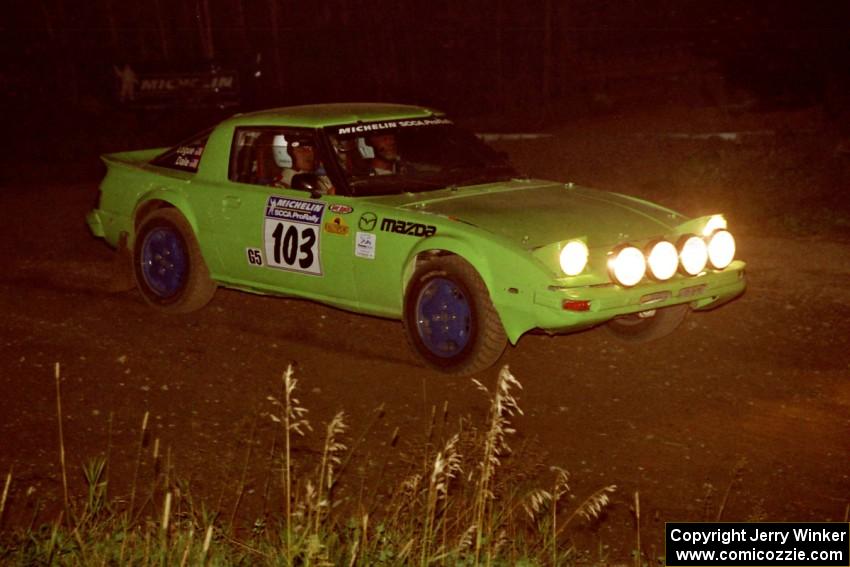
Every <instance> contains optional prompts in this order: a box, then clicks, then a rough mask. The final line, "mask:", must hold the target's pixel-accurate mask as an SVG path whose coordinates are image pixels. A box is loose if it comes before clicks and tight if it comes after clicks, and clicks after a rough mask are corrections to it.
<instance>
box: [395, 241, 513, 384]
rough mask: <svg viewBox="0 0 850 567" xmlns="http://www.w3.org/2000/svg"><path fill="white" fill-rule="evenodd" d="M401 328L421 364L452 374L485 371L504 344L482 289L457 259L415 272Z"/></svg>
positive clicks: (470, 269)
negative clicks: (404, 331)
mask: <svg viewBox="0 0 850 567" xmlns="http://www.w3.org/2000/svg"><path fill="white" fill-rule="evenodd" d="M404 327H405V330H406V331H407V338H408V341H409V342H410V344H411V346H412V347H413V349H414V350H415V351H416V353H417V354H418V355H419V357H420V358H421V359H422V360H423V361H424V362H425V363H426V364H428V365H429V366H431V367H432V368H434V369H436V370H439V371H440V372H443V373H445V374H452V375H456V376H466V375H469V374H474V373H476V372H480V371H482V370H485V369H487V368H489V367H490V366H492V365H493V364H495V363H496V361H497V360H498V359H499V357H500V356H501V355H502V352H503V351H504V350H505V346H506V345H507V336H506V335H505V329H504V328H503V327H502V321H501V319H500V318H499V314H498V313H497V312H496V309H495V307H493V302H492V301H491V300H490V293H489V292H488V290H487V286H486V285H485V284H484V281H483V280H482V279H481V276H479V275H478V272H476V271H475V268H473V267H472V266H471V265H470V264H469V263H468V262H466V261H465V260H464V259H463V258H461V257H459V256H443V257H439V258H435V259H433V260H429V261H428V262H427V263H424V264H422V265H421V266H420V267H419V268H417V270H416V271H415V272H414V274H413V277H412V278H411V280H410V284H409V285H408V286H407V292H406V294H405V309H404Z"/></svg>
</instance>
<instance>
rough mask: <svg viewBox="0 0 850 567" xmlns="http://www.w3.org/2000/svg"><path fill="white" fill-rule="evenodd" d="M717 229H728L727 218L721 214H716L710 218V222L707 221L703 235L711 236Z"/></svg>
mask: <svg viewBox="0 0 850 567" xmlns="http://www.w3.org/2000/svg"><path fill="white" fill-rule="evenodd" d="M716 230H726V219H724V218H723V217H722V216H720V215H714V216H713V217H711V218H710V219H708V222H707V223H705V227H704V228H703V229H702V235H703V236H711V235H712V233H714V231H716Z"/></svg>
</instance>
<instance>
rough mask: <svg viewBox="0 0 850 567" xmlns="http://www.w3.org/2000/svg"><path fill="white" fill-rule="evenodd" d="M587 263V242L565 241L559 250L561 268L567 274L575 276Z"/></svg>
mask: <svg viewBox="0 0 850 567" xmlns="http://www.w3.org/2000/svg"><path fill="white" fill-rule="evenodd" d="M586 265H587V244H585V243H584V242H582V241H580V240H572V241H570V242H567V245H566V246H564V249H563V250H561V269H562V270H564V273H565V274H567V275H568V276H577V275H578V274H580V273H581V271H582V270H584V267H585V266H586Z"/></svg>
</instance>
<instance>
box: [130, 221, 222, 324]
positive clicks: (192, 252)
mask: <svg viewBox="0 0 850 567" xmlns="http://www.w3.org/2000/svg"><path fill="white" fill-rule="evenodd" d="M133 257H134V262H133V263H134V265H135V270H134V272H135V276H136V285H137V286H138V288H139V291H141V292H142V296H144V298H145V300H146V301H147V302H148V303H149V304H151V305H153V306H154V307H156V308H158V309H161V310H163V311H169V312H187V311H193V310H195V309H199V308H200V307H203V306H204V305H206V304H207V303H208V302H209V300H210V299H212V296H213V294H214V293H215V283H214V282H213V281H212V280H211V279H210V275H209V270H208V269H207V266H206V263H205V262H204V259H203V256H202V255H201V250H200V247H199V246H198V242H197V240H196V239H195V234H194V232H193V231H192V227H191V225H189V223H188V222H187V221H186V219H185V218H183V215H181V214H180V212H179V211H178V210H177V209H170V208H168V209H157V210H155V211H153V212H152V213H151V214H149V215H148V216H147V217H145V219H144V220H143V221H142V222H141V223H140V225H139V230H138V232H137V234H136V241H135V246H134V250H133Z"/></svg>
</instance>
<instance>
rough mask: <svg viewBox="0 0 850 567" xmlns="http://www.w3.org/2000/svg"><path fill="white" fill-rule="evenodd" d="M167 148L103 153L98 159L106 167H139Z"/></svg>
mask: <svg viewBox="0 0 850 567" xmlns="http://www.w3.org/2000/svg"><path fill="white" fill-rule="evenodd" d="M166 150H168V148H153V149H149V150H133V151H129V152H116V153H111V154H103V155H102V156H100V159H101V160H102V161H103V163H105V164H106V165H107V166H108V167H111V166H113V165H123V166H131V167H141V166H143V165H146V164H147V163H148V162H149V161H151V160H152V159H153V158H155V157H156V156H158V155H159V154H161V153H163V152H165V151H166Z"/></svg>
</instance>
